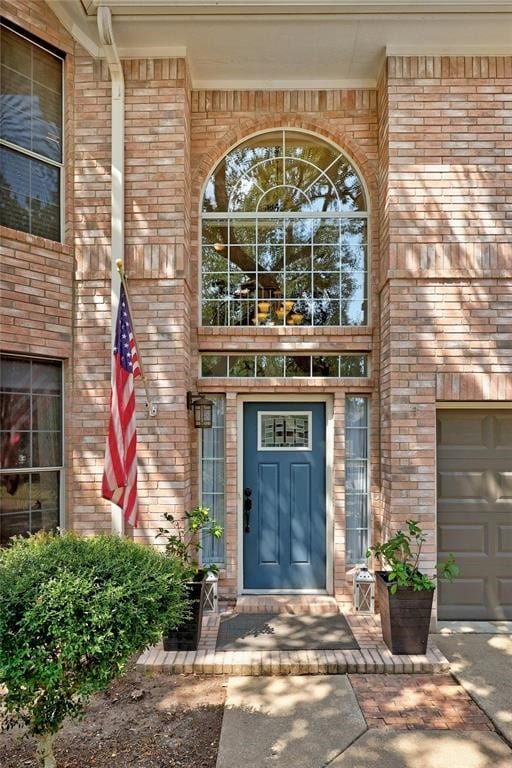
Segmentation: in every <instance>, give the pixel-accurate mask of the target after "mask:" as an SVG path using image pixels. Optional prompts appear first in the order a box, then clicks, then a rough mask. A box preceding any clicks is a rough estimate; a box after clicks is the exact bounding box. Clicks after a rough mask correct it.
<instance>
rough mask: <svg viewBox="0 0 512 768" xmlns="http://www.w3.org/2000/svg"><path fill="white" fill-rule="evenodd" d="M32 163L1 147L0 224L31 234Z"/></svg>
mask: <svg viewBox="0 0 512 768" xmlns="http://www.w3.org/2000/svg"><path fill="white" fill-rule="evenodd" d="M29 191H30V161H29V160H28V158H26V157H23V155H20V154H19V153H18V152H13V151H11V150H9V149H5V147H0V224H2V225H3V226H4V227H11V229H17V230H20V231H21V232H30V195H29Z"/></svg>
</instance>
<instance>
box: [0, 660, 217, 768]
mask: <svg viewBox="0 0 512 768" xmlns="http://www.w3.org/2000/svg"><path fill="white" fill-rule="evenodd" d="M225 685H226V680H225V678H222V677H214V676H212V677H200V676H197V675H168V674H155V673H153V674H150V675H145V674H143V673H141V672H138V671H137V670H135V669H134V668H133V667H132V668H131V669H130V671H129V673H128V675H127V677H125V678H122V679H121V680H118V681H116V682H114V683H113V684H112V685H111V687H110V688H109V689H108V691H106V692H105V693H102V694H98V695H96V696H95V697H94V699H93V700H92V701H91V703H90V705H89V707H88V709H87V715H86V718H85V720H83V721H81V722H74V723H72V722H66V723H65V725H64V727H63V729H62V731H61V732H60V734H59V736H58V737H57V740H56V743H55V756H56V759H57V765H58V768H131V767H132V766H133V767H135V766H137V768H215V763H216V760H217V750H218V744H219V738H220V729H221V724H222V714H223V708H224V700H225V697H226V688H225ZM0 755H1V757H0V765H1V766H2V768H32V767H33V766H36V760H35V742H34V741H33V740H32V739H22V740H19V739H18V738H17V735H16V734H14V733H13V732H7V733H0Z"/></svg>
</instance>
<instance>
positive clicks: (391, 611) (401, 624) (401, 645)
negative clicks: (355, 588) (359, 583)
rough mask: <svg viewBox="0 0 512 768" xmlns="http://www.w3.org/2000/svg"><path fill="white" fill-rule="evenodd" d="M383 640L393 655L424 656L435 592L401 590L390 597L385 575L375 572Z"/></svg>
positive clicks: (384, 573)
mask: <svg viewBox="0 0 512 768" xmlns="http://www.w3.org/2000/svg"><path fill="white" fill-rule="evenodd" d="M375 577H376V579H375V582H376V586H377V597H378V600H379V612H380V622H381V626H382V637H383V638H384V642H385V643H386V645H387V646H388V648H389V650H390V651H391V653H401V654H408V655H409V654H425V653H426V651H427V640H428V631H429V627H430V616H431V613H432V600H433V598H434V590H430V591H428V590H422V591H421V592H414V591H413V589H412V587H398V590H397V591H396V592H395V594H394V595H393V594H391V591H390V587H391V584H389V583H388V580H387V572H386V571H376V573H375Z"/></svg>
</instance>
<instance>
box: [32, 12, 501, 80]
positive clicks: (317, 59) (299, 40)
mask: <svg viewBox="0 0 512 768" xmlns="http://www.w3.org/2000/svg"><path fill="white" fill-rule="evenodd" d="M47 3H48V5H49V6H50V8H51V9H52V10H53V11H54V12H55V13H56V15H57V16H58V17H59V18H60V19H61V21H62V22H63V23H64V25H65V26H66V27H67V28H68V29H69V31H70V32H71V33H72V34H73V35H74V36H75V37H76V38H77V39H78V40H79V41H80V42H81V43H82V44H83V45H85V47H87V48H88V50H89V51H90V52H91V53H93V54H94V55H100V56H101V51H100V49H99V42H98V34H97V29H96V12H97V8H98V6H99V5H108V6H109V7H110V9H111V11H112V14H113V17H114V18H113V27H114V35H115V39H116V43H117V46H118V50H119V54H120V56H121V57H122V58H136V57H146V56H147V57H159V56H186V57H187V59H188V61H189V65H190V70H191V74H192V82H193V85H194V87H195V88H258V89H264V88H282V87H283V88H284V87H286V88H303V87H311V88H317V87H318V88H335V87H345V86H346V87H358V86H368V87H373V86H375V84H376V80H377V77H378V74H379V70H380V67H381V65H382V61H383V59H384V56H385V54H386V52H387V53H388V54H392V53H399V54H421V55H428V54H441V53H442V54H445V55H449V54H453V55H455V54H460V55H464V54H465V55H472V54H473V55H477V54H490V55H492V54H510V53H512V0H506V1H503V2H490V1H489V2H487V3H486V2H478V1H477V0H469V2H462V0H453V1H451V0H430V2H429V1H427V2H425V1H423V2H421V0H412V1H411V0H409V1H408V2H405V0H395V2H391V3H390V2H386V1H385V0H373V2H361V3H354V2H350V0H331V1H330V2H329V1H328V0H309V2H305V1H304V2H302V1H301V0H299V1H298V2H297V0H294V1H293V2H292V1H290V2H288V0H260V2H258V3H256V2H254V0H252V1H251V2H247V3H243V2H240V1H239V0H238V1H237V0H220V2H213V1H212V0H209V1H208V0H207V1H205V0H174V2H173V3H170V2H168V0H147V1H146V2H137V1H136V0H47Z"/></svg>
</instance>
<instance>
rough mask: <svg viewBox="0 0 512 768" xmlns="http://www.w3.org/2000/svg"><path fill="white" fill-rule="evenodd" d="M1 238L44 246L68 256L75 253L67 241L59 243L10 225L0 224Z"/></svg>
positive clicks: (38, 246)
mask: <svg viewBox="0 0 512 768" xmlns="http://www.w3.org/2000/svg"><path fill="white" fill-rule="evenodd" d="M0 238H2V240H3V241H4V243H5V241H6V240H15V241H16V242H17V243H25V244H26V245H31V246H34V247H36V248H44V249H45V250H47V251H53V252H54V253H62V254H65V255H67V256H71V255H72V254H73V247H72V246H71V245H66V244H65V243H58V242H56V241H55V240H48V239H47V238H45V237H39V235H30V234H29V233H28V232H22V231H21V230H19V229H11V228H10V227H5V226H0Z"/></svg>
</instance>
